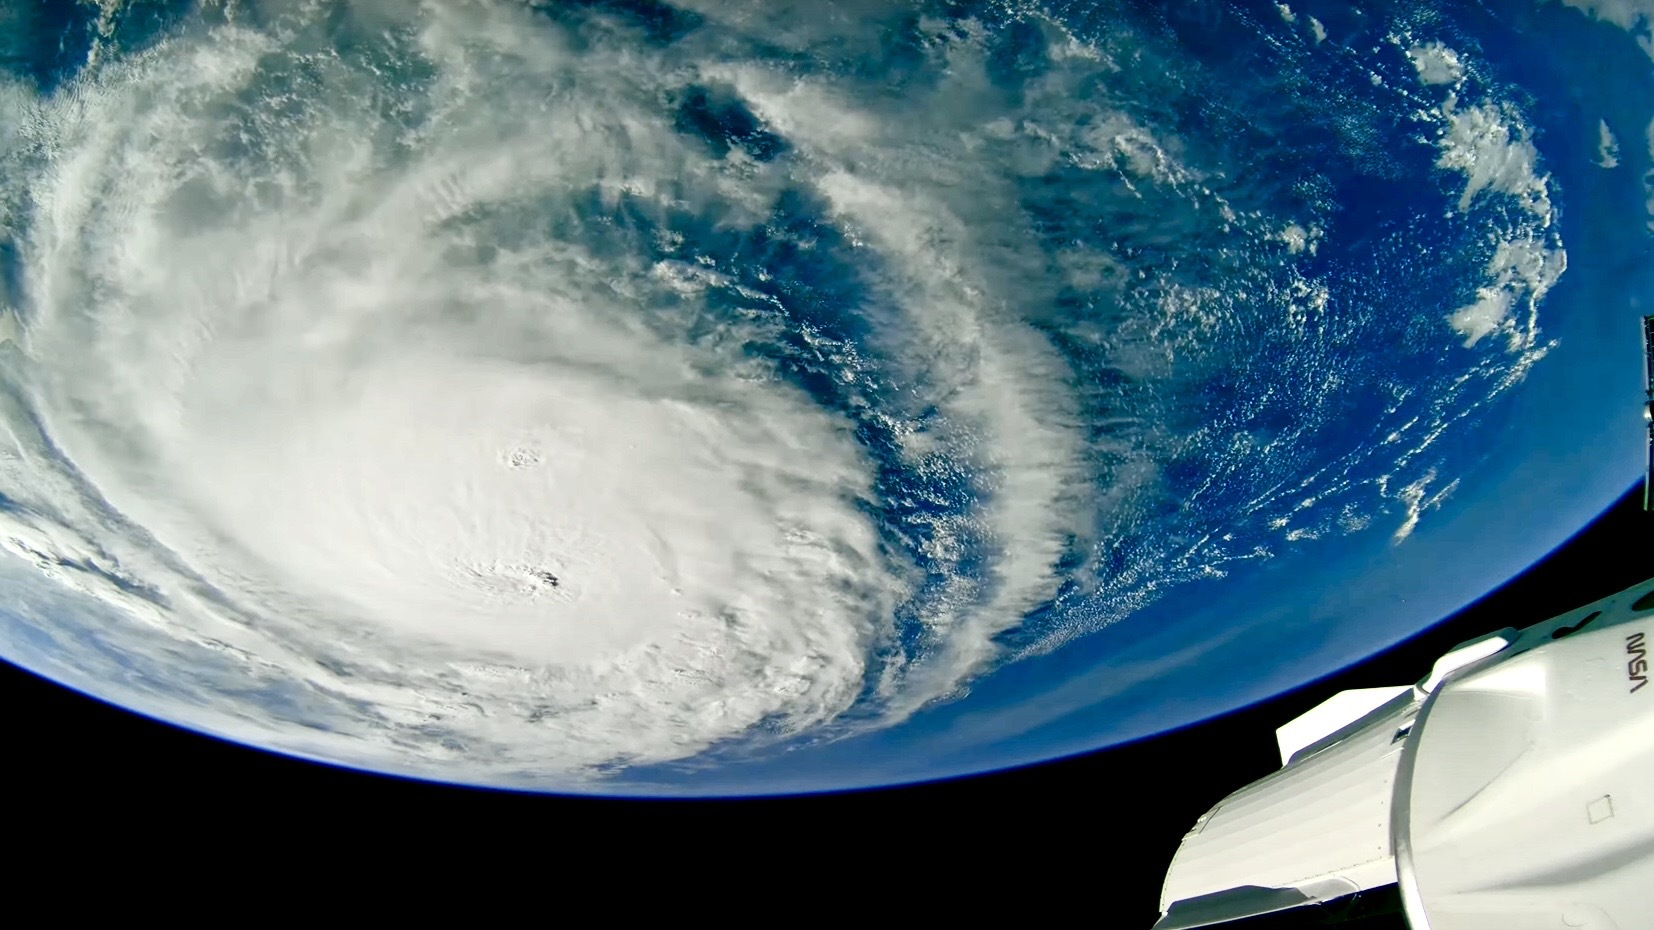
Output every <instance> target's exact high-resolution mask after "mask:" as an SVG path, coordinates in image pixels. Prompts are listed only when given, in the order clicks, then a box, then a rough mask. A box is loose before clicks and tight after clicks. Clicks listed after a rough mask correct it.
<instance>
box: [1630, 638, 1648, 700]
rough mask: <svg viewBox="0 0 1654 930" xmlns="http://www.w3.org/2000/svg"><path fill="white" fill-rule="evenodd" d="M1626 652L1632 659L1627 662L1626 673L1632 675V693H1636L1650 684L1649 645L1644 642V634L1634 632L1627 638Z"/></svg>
mask: <svg viewBox="0 0 1654 930" xmlns="http://www.w3.org/2000/svg"><path fill="white" fill-rule="evenodd" d="M1625 653H1626V655H1629V656H1630V657H1631V659H1630V660H1629V661H1628V662H1626V663H1625V668H1626V674H1628V675H1630V676H1631V682H1632V684H1631V693H1632V694H1636V693H1637V692H1638V691H1641V690H1642V689H1643V686H1644V685H1647V684H1648V646H1646V645H1645V644H1644V634H1642V633H1632V634H1631V635H1630V636H1627V637H1626V638H1625Z"/></svg>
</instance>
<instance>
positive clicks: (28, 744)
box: [0, 486, 1654, 930]
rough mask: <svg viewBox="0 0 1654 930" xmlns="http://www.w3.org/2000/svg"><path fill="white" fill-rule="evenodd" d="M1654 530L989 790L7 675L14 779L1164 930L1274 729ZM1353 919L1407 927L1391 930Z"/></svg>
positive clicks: (487, 849) (91, 824) (1640, 525)
mask: <svg viewBox="0 0 1654 930" xmlns="http://www.w3.org/2000/svg"><path fill="white" fill-rule="evenodd" d="M1512 506H1521V507H1538V506H1543V502H1541V501H1513V502H1512ZM1651 535H1654V515H1649V514H1645V513H1643V511H1642V489H1641V487H1640V486H1639V487H1637V488H1635V489H1633V490H1632V491H1631V492H1628V493H1627V494H1626V495H1625V496H1624V497H1623V498H1622V499H1621V500H1620V501H1619V502H1618V503H1617V504H1615V505H1614V507H1613V508H1611V509H1610V510H1609V511H1607V512H1606V513H1604V514H1603V515H1602V517H1601V518H1599V519H1598V520H1597V521H1595V522H1594V523H1593V524H1592V525H1591V526H1589V527H1588V528H1586V529H1585V530H1584V531H1582V532H1581V533H1580V534H1579V535H1577V536H1575V537H1574V539H1572V540H1570V541H1569V543H1568V544H1566V545H1565V546H1563V547H1562V548H1561V549H1559V550H1557V551H1556V552H1555V553H1553V554H1552V555H1551V556H1550V557H1549V558H1548V559H1546V560H1545V561H1544V562H1542V563H1540V564H1539V565H1538V566H1535V567H1534V568H1533V569H1531V570H1529V571H1528V572H1527V573H1525V574H1524V575H1522V576H1521V577H1519V578H1517V579H1516V580H1514V581H1512V582H1511V583H1509V584H1507V585H1506V586H1505V587H1503V588H1501V589H1499V590H1498V591H1495V592H1494V593H1492V594H1490V595H1489V596H1487V597H1486V598H1484V599H1482V600H1481V601H1479V602H1477V603H1476V604H1474V605H1472V606H1471V607H1470V608H1468V609H1466V610H1464V611H1462V612H1461V613H1459V614H1457V615H1455V616H1454V617H1452V618H1450V619H1448V620H1447V621H1445V622H1444V623H1442V624H1440V625H1438V626H1436V627H1435V628H1433V629H1431V630H1429V631H1428V632H1426V633H1424V634H1422V635H1420V636H1418V637H1416V638H1415V639H1413V640H1411V641H1409V642H1407V643H1405V644H1403V645H1401V646H1399V647H1397V648H1395V649H1392V650H1390V651H1389V652H1386V653H1384V654H1382V655H1379V656H1377V657H1375V658H1373V659H1372V660H1370V661H1368V662H1366V663H1364V664H1362V665H1360V666H1357V667H1354V668H1352V669H1349V670H1347V671H1345V672H1343V673H1341V674H1339V675H1337V676H1334V677H1332V678H1329V679H1325V680H1323V681H1320V682H1316V683H1314V684H1313V685H1311V686H1307V687H1304V688H1301V689H1299V690H1297V691H1293V692H1290V693H1288V694H1285V695H1282V696H1281V697H1279V698H1276V699H1274V700H1272V701H1269V702H1267V703H1264V704H1260V705H1256V706H1254V707H1251V708H1248V709H1246V710H1243V711H1241V712H1239V713H1236V714H1232V715H1230V716H1228V717H1225V718H1222V719H1219V720H1216V721H1212V722H1208V723H1206V724H1204V725H1201V726H1197V727H1193V728H1190V729H1187V730H1183V731H1181V732H1177V733H1172V734H1169V735H1165V736H1161V737H1157V738H1155V739H1151V740H1146V741H1142V742H1139V743H1135V744H1130V745H1126V746H1121V747H1116V748H1114V749H1110V750H1105V751H1100V752H1096V753H1092V754H1090V755H1086V756H1081V757H1076V758H1072V759H1068V760H1064V761H1060V762H1055V763H1049V764H1046V765H1041V766H1035V767H1031V768H1026V769H1021V770H1013V771H1008V772H1001V773H998V774H992V775H987V776H981V777H976V778H967V779H959V780H955V781H949V782H941V783H933V784H926V785H917V786H911V787H905V788H897V789H887V790H881V791H867V792H854V793H845V794H836V795H818V796H811V797H802V798H780V799H768V800H753V801H716V802H658V801H610V800H594V799H583V798H566V797H549V796H533V795H521V794H512V793H506V792H491V791H478V790H469V789H456V788H447V787H442V786H437V785H430V784H423V783H418V782H411V781H404V780H398V779H389V778H382V777H376V776H371V775H364V774H359V773H353V772H348V771H342V770H337V769H331V768H326V767H323V766H319V765H313V764H309V763H304V762H298V761H293V760H290V759H286V758H281V757H277V756H273V755H268V754H265V753H260V752H256V751H253V750H249V749H242V748H239V747H236V746H232V745H229V744H225V743H222V742H219V741H216V740H212V739H208V738H206V737H201V736H197V735H194V734H191V733H187V732H184V731H181V730H178V729H175V728H172V727H169V726H166V725H163V724H159V723H155V722H152V721H149V720H146V719H144V718H140V717H137V716H134V715H132V714H128V713H126V712H124V711H121V710H117V709H115V708H112V707H109V706H107V705H105V704H102V703H99V702H97V701H94V700H91V699H88V698H85V697H82V696H80V695H78V694H75V693H73V692H69V691H66V690H64V689H62V688H59V687H57V686H55V685H52V684H49V683H47V682H44V681H42V680H40V679H38V678H35V677H33V676H31V675H28V674H26V673H23V672H21V671H18V670H16V669H15V668H13V667H11V666H5V665H0V708H3V713H4V717H3V722H4V726H5V730H6V735H5V740H4V743H3V744H0V752H3V754H4V755H3V758H4V760H5V768H4V772H5V774H4V779H3V783H4V785H5V786H6V788H7V791H6V797H7V798H8V799H9V800H8V801H7V804H8V806H9V807H10V808H11V813H10V818H11V828H12V836H13V839H14V843H17V842H21V841H26V840H28V839H31V838H41V839H44V838H47V836H48V834H52V833H62V832H64V831H66V830H69V829H70V828H69V827H68V826H67V825H69V824H74V825H75V826H74V827H73V830H74V831H75V837H76V841H77V843H79V842H83V841H90V842H91V843H93V844H94V845H93V846H92V847H90V848H94V849H97V848H101V847H98V846H97V845H96V844H97V843H99V842H110V841H114V842H120V843H122V844H123V845H124V846H125V848H127V849H129V850H130V849H134V848H140V847H143V846H147V845H148V842H149V840H148V839H147V837H150V836H152V835H154V833H153V831H163V832H164V833H165V835H166V836H168V837H171V838H173V839H179V838H182V839H185V840H188V841H190V842H191V843H192V845H194V846H195V847H196V848H197V849H210V850H220V851H222V852H223V853H224V854H225V855H228V856H241V855H244V854H249V853H256V852H257V851H258V850H266V851H276V850H281V849H292V848H295V846H294V844H300V845H299V846H298V847H297V848H300V849H303V850H304V853H303V855H304V856H305V857H307V858H306V859H305V861H315V857H317V856H320V857H329V859H328V861H332V858H336V857H344V858H345V859H347V860H354V859H358V858H360V859H363V860H369V859H373V858H376V857H380V856H383V855H389V856H393V857H394V856H398V855H406V854H409V853H410V852H411V851H412V850H421V851H430V852H433V853H435V854H437V855H438V856H439V857H448V856H453V857H455V858H469V859H470V860H472V861H473V863H475V862H477V861H484V862H492V861H501V862H504V861H508V860H514V859H518V857H519V856H520V855H521V850H520V849H519V847H520V845H521V844H523V843H524V842H525V841H526V842H527V843H529V844H530V847H531V848H530V850H528V855H529V860H528V861H526V862H524V863H523V864H531V863H534V862H541V861H544V862H546V863H548V864H549V863H550V862H553V861H565V860H567V859H570V858H572V859H574V860H578V861H579V862H581V863H582V864H583V865H584V866H585V867H588V868H590V867H596V868H599V869H606V868H610V867H613V868H618V869H620V870H622V871H624V872H625V873H627V874H628V875H630V876H631V877H633V878H635V879H644V880H646V879H648V878H649V877H650V876H652V875H654V874H656V873H659V874H666V873H669V872H670V873H682V872H684V871H685V870H688V871H691V872H698V873H702V874H714V875H721V876H722V877H723V879H724V883H723V884H722V885H720V886H719V887H720V888H721V889H722V890H721V891H719V892H718V893H719V894H727V893H734V889H736V888H737V887H739V886H741V885H743V884H748V883H752V882H757V881H760V880H761V881H762V883H763V884H764V885H766V886H770V887H771V888H773V887H774V885H773V883H774V882H775V881H777V880H779V881H782V882H783V883H785V882H786V881H787V880H788V879H789V878H792V879H795V880H797V879H803V880H804V881H806V882H810V883H815V884H816V885H817V886H818V887H814V888H812V889H808V890H807V893H808V895H809V896H810V897H812V898H825V900H824V901H823V903H824V904H827V905H833V904H837V905H838V906H843V905H844V904H846V903H849V902H852V901H853V900H854V899H855V896H857V895H862V894H879V893H881V892H880V889H885V891H887V892H888V891H891V890H893V889H897V888H900V889H903V890H901V891H896V894H897V895H898V896H899V897H903V898H906V897H909V896H910V895H917V896H919V897H921V898H923V899H925V900H928V901H931V902H933V903H934V904H935V906H937V907H938V908H946V909H950V910H952V909H957V908H959V907H960V906H962V905H963V906H965V907H972V906H974V905H973V902H977V901H981V902H984V903H983V904H982V906H983V907H994V908H998V907H1003V906H1004V905H1005V904H1006V903H1008V902H1009V900H1010V899H1013V898H1015V899H1024V900H1027V901H1037V902H1039V903H1038V904H1029V905H1027V906H1028V907H1037V908H1039V909H1040V910H1042V911H1045V910H1049V909H1050V908H1053V907H1055V908H1058V909H1059V910H1060V911H1068V910H1069V909H1070V908H1078V909H1079V910H1077V911H1074V912H1073V916H1074V918H1075V919H1077V920H1079V921H1081V922H1083V923H1086V924H1089V925H1091V926H1099V927H1104V928H1112V927H1120V928H1132V927H1138V928H1147V927H1148V926H1149V925H1150V924H1152V923H1153V922H1154V920H1155V919H1156V917H1157V916H1158V907H1157V899H1158V894H1159V886H1160V880H1161V877H1162V876H1163V874H1164V870H1165V867H1166V864H1167V863H1168V862H1169V861H1170V859H1171V856H1172V853H1173V852H1174V851H1175V849H1176V848H1177V844H1178V841H1179V839H1180V838H1181V837H1182V834H1183V832H1184V831H1185V830H1186V829H1187V828H1188V827H1189V826H1190V824H1192V822H1193V821H1194V820H1195V818H1196V817H1198V816H1199V815H1200V814H1201V813H1203V812H1204V811H1205V810H1206V809H1207V808H1209V807H1210V806H1211V805H1212V804H1214V803H1215V802H1217V801H1218V800H1219V799H1220V798H1222V797H1223V796H1224V795H1225V794H1227V793H1228V792H1230V791H1232V790H1234V789H1235V788H1238V787H1240V786H1242V785H1243V784H1245V783H1247V782H1249V781H1251V780H1253V779H1255V778H1258V777H1260V776H1262V775H1264V774H1266V773H1268V772H1270V771H1272V770H1273V769H1274V768H1275V767H1276V766H1277V764H1278V763H1277V759H1276V755H1275V744H1274V732H1273V731H1274V728H1275V727H1277V726H1279V725H1280V724H1282V723H1284V722H1286V721H1287V720H1289V719H1291V718H1292V717H1294V716H1296V715H1297V714H1299V713H1301V712H1303V711H1304V710H1307V709H1308V708H1310V707H1312V706H1313V705H1315V704H1317V703H1319V702H1320V701H1321V700H1323V699H1325V698H1326V697H1327V696H1329V695H1330V694H1332V693H1333V692H1334V691H1338V690H1340V689H1344V688H1360V687H1373V686H1380V685H1393V684H1405V683H1409V682H1413V681H1416V680H1418V679H1419V678H1421V677H1423V675H1424V674H1425V673H1426V672H1427V671H1428V670H1429V666H1430V663H1431V662H1432V661H1433V660H1434V659H1435V657H1436V656H1437V655H1439V654H1441V653H1442V652H1444V651H1446V650H1447V649H1448V648H1450V647H1452V646H1453V645H1455V644H1457V643H1459V642H1461V641H1463V640H1465V639H1469V638H1471V637H1473V636H1476V635H1479V634H1481V633H1484V632H1487V631H1489V630H1493V629H1497V628H1499V627H1503V626H1515V627H1522V626H1526V625H1528V624H1531V623H1535V622H1538V621H1540V620H1544V619H1546V618H1548V617H1550V616H1553V615H1555V614H1557V613H1560V612H1562V611H1564V610H1568V609H1571V608H1573V607H1576V606H1579V605H1580V604H1583V603H1586V602H1589V601H1591V600H1594V599H1596V598H1599V597H1603V596H1606V595H1608V594H1611V593H1613V592H1615V591H1618V590H1620V589H1622V588H1625V587H1629V586H1630V585H1632V584H1635V583H1637V582H1639V581H1641V580H1644V579H1645V578H1647V577H1649V576H1654V558H1651V553H1654V546H1650V545H1649V543H1650V541H1651ZM1442 570H1443V571H1452V570H1453V568H1452V566H1450V565H1448V566H1443V568H1442ZM19 831H21V832H19ZM122 837H125V839H124V840H123V839H121V838H122ZM536 850H537V851H536ZM548 856H549V857H550V858H549V859H545V858H544V857H548ZM559 868H563V866H559ZM564 880H565V881H566V880H567V876H566V875H565V879H564ZM823 892H827V893H826V894H825V895H823ZM800 893H805V891H803V890H801V891H800ZM870 903H871V902H869V904H870ZM915 903H917V902H915ZM1370 903H1371V902H1369V904H1370ZM1018 906H1021V905H1018ZM1306 916H1312V915H1306ZM1319 925H1321V924H1320V923H1319V922H1318V921H1317V922H1309V923H1306V922H1303V921H1297V922H1290V923H1289V922H1281V921H1275V922H1270V921H1265V922H1252V923H1248V924H1246V925H1245V926H1246V928H1247V930H1255V928H1256V930H1261V928H1264V927H1286V926H1319ZM1346 926H1354V927H1359V928H1360V930H1378V928H1381V927H1382V928H1391V927H1396V928H1399V927H1403V926H1404V925H1403V924H1402V923H1401V922H1400V918H1399V917H1394V916H1390V917H1379V918H1375V919H1373V920H1369V921H1362V922H1360V923H1357V924H1349V925H1346Z"/></svg>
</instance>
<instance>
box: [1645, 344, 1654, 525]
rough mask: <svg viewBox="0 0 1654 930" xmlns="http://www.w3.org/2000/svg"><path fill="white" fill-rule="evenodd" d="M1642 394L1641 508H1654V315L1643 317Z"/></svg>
mask: <svg viewBox="0 0 1654 930" xmlns="http://www.w3.org/2000/svg"><path fill="white" fill-rule="evenodd" d="M1643 394H1644V397H1643V420H1644V421H1645V422H1646V423H1647V424H1648V442H1647V444H1646V445H1647V447H1648V455H1647V458H1646V459H1645V461H1646V463H1647V464H1646V467H1645V468H1644V470H1643V509H1644V510H1654V316H1645V317H1643Z"/></svg>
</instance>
